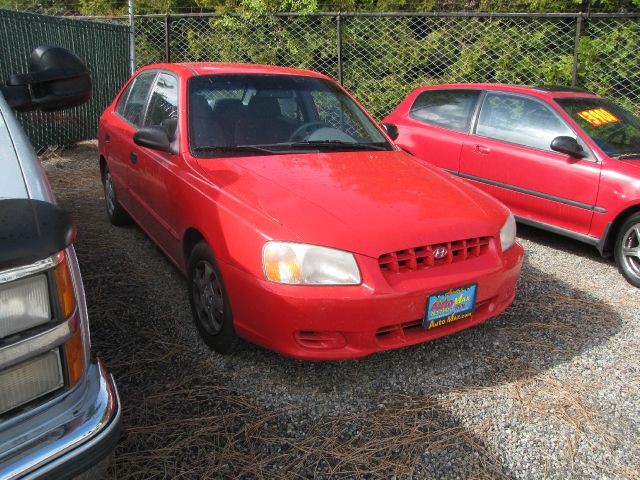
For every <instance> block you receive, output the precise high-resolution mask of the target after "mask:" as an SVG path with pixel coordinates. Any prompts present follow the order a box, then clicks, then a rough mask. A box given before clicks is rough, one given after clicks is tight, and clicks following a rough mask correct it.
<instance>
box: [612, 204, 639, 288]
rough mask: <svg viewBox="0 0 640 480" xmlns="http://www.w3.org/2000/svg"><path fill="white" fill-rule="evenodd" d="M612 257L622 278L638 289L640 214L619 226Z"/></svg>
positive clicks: (634, 215)
mask: <svg viewBox="0 0 640 480" xmlns="http://www.w3.org/2000/svg"><path fill="white" fill-rule="evenodd" d="M614 256H615V259H616V265H617V266H618V270H620V273H622V275H623V276H624V278H625V279H626V280H627V281H628V282H629V283H630V284H631V285H633V286H634V287H638V288H640V212H638V213H634V214H633V215H631V216H630V217H629V218H627V219H626V220H625V222H624V223H623V224H622V225H621V226H620V229H619V230H618V236H617V237H616V246H615V250H614Z"/></svg>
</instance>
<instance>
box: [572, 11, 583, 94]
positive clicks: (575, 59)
mask: <svg viewBox="0 0 640 480" xmlns="http://www.w3.org/2000/svg"><path fill="white" fill-rule="evenodd" d="M583 22H584V17H583V14H582V13H579V14H578V18H577V19H576V40H575V44H574V47H573V71H572V72H571V86H572V87H575V86H576V85H577V83H578V54H579V53H580V37H581V36H582V26H583Z"/></svg>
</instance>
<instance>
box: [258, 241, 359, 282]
mask: <svg viewBox="0 0 640 480" xmlns="http://www.w3.org/2000/svg"><path fill="white" fill-rule="evenodd" d="M262 268H263V270H264V276H265V278H266V279H267V280H269V281H271V282H276V283H286V284H289V285H358V284H360V282H361V277H360V270H359V269H358V264H357V263H356V259H355V258H354V256H353V254H352V253H349V252H345V251H343V250H336V249H335V248H328V247H319V246H317V245H307V244H304V243H292V242H277V241H271V242H267V243H265V245H264V247H263V248H262Z"/></svg>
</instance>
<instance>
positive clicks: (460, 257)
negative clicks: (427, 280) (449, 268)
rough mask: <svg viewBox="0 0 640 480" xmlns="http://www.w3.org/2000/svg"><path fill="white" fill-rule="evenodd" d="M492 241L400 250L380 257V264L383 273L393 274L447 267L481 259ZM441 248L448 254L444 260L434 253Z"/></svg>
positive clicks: (434, 245) (471, 241) (479, 239)
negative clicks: (477, 258)
mask: <svg viewBox="0 0 640 480" xmlns="http://www.w3.org/2000/svg"><path fill="white" fill-rule="evenodd" d="M490 240H491V237H476V238H467V239H464V240H457V241H455V242H444V243H437V244H433V245H426V246H423V247H416V248H408V249H406V250H398V251H397V252H391V253H385V254H384V255H380V257H379V258H378V264H379V265H380V269H381V270H382V271H383V272H392V273H400V272H406V271H411V270H421V269H424V268H431V267H437V266H439V265H447V264H450V263H455V262H461V261H464V260H468V259H470V258H475V257H479V256H480V255H482V254H484V253H485V252H486V251H487V250H488V248H489V241H490ZM441 248H445V249H446V251H447V253H446V255H444V256H443V257H442V258H436V257H435V256H434V252H435V251H437V250H438V249H441Z"/></svg>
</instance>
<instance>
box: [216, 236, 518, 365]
mask: <svg viewBox="0 0 640 480" xmlns="http://www.w3.org/2000/svg"><path fill="white" fill-rule="evenodd" d="M357 259H358V263H359V265H360V267H361V271H362V275H363V282H362V284H361V285H356V286H295V285H281V284H275V283H270V282H267V281H265V280H262V279H258V278H256V277H254V276H253V275H251V274H248V273H246V272H243V271H241V270H239V269H237V268H235V267H233V266H231V265H229V264H225V263H221V264H220V269H221V273H222V276H223V278H224V281H225V284H226V287H227V288H226V290H227V294H228V295H229V298H230V302H231V309H232V312H233V316H234V326H235V328H236V331H237V333H238V335H240V336H241V337H243V338H246V339H247V340H250V341H252V342H254V343H257V344H259V345H262V346H264V347H266V348H269V349H270V350H274V351H276V352H279V353H282V354H284V355H287V356H290V357H294V358H299V359H305V360H338V359H346V358H354V357H363V356H366V355H370V354H372V353H375V352H379V351H383V350H389V349H393V348H399V347H403V346H407V345H413V344H416V343H422V342H425V341H428V340H432V339H435V338H438V337H442V336H444V335H449V334H451V333H454V332H457V331H459V330H462V329H464V328H468V327H470V326H472V325H476V324H478V323H481V322H484V321H485V320H487V319H489V318H491V317H494V316H496V315H498V314H499V313H501V312H502V311H504V309H506V308H507V307H508V306H509V305H510V304H511V302H512V301H513V298H514V296H515V287H516V283H517V281H518V278H519V276H520V269H521V267H522V261H523V249H522V247H521V246H520V245H519V244H517V243H516V244H515V245H514V246H513V247H512V248H510V249H509V250H508V251H507V252H506V253H505V254H504V255H503V254H501V253H497V252H496V250H495V246H494V247H492V254H490V255H485V256H483V257H478V258H475V259H472V260H468V261H465V262H461V263H457V264H451V265H448V266H447V267H443V268H433V269H428V270H421V271H414V272H408V273H406V274H402V275H398V276H389V275H385V274H383V273H382V272H381V271H380V268H379V266H378V263H377V260H376V259H373V258H369V257H358V258H357ZM472 283H476V284H477V285H478V293H477V297H476V309H475V312H474V314H473V315H472V316H471V317H469V318H466V319H463V320H459V321H456V322H453V323H449V324H446V325H443V326H440V327H436V328H432V329H429V330H427V329H425V328H423V327H422V318H423V315H424V311H425V306H426V301H427V298H428V296H429V295H431V294H434V293H437V292H441V291H443V290H447V289H450V288H456V287H460V286H464V285H469V284H472ZM248 299H250V300H248Z"/></svg>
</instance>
